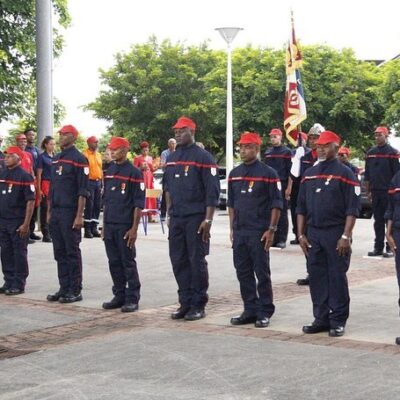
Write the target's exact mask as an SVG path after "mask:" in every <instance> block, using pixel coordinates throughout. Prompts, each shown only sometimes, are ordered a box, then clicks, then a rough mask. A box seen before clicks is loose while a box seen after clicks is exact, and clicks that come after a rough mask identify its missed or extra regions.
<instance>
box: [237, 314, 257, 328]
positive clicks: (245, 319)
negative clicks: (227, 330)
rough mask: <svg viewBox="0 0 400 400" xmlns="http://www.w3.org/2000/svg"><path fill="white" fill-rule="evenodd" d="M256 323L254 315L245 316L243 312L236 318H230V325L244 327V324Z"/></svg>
mask: <svg viewBox="0 0 400 400" xmlns="http://www.w3.org/2000/svg"><path fill="white" fill-rule="evenodd" d="M256 321H257V317H256V316H255V315H250V314H247V313H246V312H243V313H242V314H240V315H238V316H237V317H233V318H231V324H232V325H246V324H254V322H256Z"/></svg>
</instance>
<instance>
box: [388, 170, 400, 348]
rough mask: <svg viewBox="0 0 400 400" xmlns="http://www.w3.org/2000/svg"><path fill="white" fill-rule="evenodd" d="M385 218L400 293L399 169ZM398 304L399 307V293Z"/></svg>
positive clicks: (391, 187)
mask: <svg viewBox="0 0 400 400" xmlns="http://www.w3.org/2000/svg"><path fill="white" fill-rule="evenodd" d="M385 219H386V220H387V231H386V239H387V241H388V244H389V246H390V249H391V250H392V252H393V253H394V255H395V263H396V275H397V284H398V287H399V293H400V171H399V172H397V173H396V175H395V176H394V177H393V178H392V180H391V182H390V186H389V190H388V207H387V210H386V213H385ZM398 304H399V307H400V294H399V297H398ZM396 344H397V345H400V337H397V338H396Z"/></svg>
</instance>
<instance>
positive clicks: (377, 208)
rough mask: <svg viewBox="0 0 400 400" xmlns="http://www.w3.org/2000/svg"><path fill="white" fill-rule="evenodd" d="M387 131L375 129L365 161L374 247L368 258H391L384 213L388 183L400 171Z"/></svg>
mask: <svg viewBox="0 0 400 400" xmlns="http://www.w3.org/2000/svg"><path fill="white" fill-rule="evenodd" d="M388 136H389V130H388V128H386V127H385V126H378V127H377V128H376V129H375V143H376V146H374V147H372V148H371V149H370V150H368V152H367V155H366V159H365V175H364V182H365V187H366V190H367V193H368V196H369V197H370V198H371V201H372V212H373V214H374V220H375V222H374V231H375V245H374V250H373V251H370V252H368V256H372V257H374V256H382V255H383V257H393V253H392V251H391V249H390V247H389V245H388V244H387V243H386V252H384V245H385V243H384V241H385V211H386V209H387V206H388V189H389V184H390V181H391V180H392V178H393V176H394V175H395V174H396V172H397V171H399V169H400V164H399V157H400V155H399V152H398V151H397V150H396V149H394V148H393V147H392V146H390V144H388Z"/></svg>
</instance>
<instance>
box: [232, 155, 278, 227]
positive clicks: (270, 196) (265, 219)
mask: <svg viewBox="0 0 400 400" xmlns="http://www.w3.org/2000/svg"><path fill="white" fill-rule="evenodd" d="M281 188H282V187H281V182H280V180H279V177H278V174H277V172H276V171H275V170H274V169H272V168H271V167H269V166H268V165H265V164H264V163H262V162H261V161H259V160H256V161H255V162H254V163H252V164H249V165H246V164H241V165H239V166H238V167H236V168H234V169H233V170H232V171H231V173H230V174H229V180H228V203H227V206H228V207H230V208H233V209H234V210H235V217H234V220H233V229H234V231H235V233H239V234H240V233H243V234H252V233H257V234H259V233H260V232H265V231H266V230H267V229H268V228H269V224H270V219H271V210H272V209H273V208H279V209H282V207H283V202H282V193H281Z"/></svg>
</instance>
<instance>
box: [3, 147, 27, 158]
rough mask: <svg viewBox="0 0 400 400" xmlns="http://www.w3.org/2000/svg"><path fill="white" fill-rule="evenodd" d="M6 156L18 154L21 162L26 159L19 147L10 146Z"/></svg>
mask: <svg viewBox="0 0 400 400" xmlns="http://www.w3.org/2000/svg"><path fill="white" fill-rule="evenodd" d="M4 153H5V154H16V155H17V156H18V157H19V159H20V160H22V159H23V158H24V157H25V154H24V152H23V151H22V150H21V149H20V148H19V147H17V146H10V147H9V148H8V149H7V150H6V151H5V152H4Z"/></svg>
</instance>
